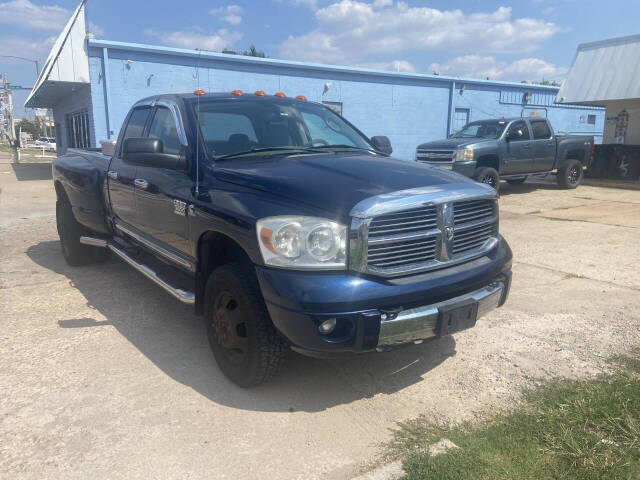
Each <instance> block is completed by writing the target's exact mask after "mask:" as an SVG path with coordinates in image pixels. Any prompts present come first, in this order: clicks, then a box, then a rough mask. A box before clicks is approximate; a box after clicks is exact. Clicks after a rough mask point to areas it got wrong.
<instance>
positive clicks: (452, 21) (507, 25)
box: [0, 0, 640, 116]
mask: <svg viewBox="0 0 640 480" xmlns="http://www.w3.org/2000/svg"><path fill="white" fill-rule="evenodd" d="M78 3H79V0H44V1H41V0H11V1H2V0H0V24H1V25H0V55H20V56H24V57H29V58H37V59H39V60H40V63H41V64H42V63H44V59H45V58H46V56H47V53H48V51H49V49H50V46H51V44H52V42H53V40H54V39H55V37H56V36H57V35H58V33H59V32H60V30H61V29H62V27H63V26H64V24H65V22H66V19H67V18H68V17H69V16H70V15H71V12H72V11H73V9H74V8H75V7H76V6H77V5H78ZM87 12H88V19H89V21H90V22H91V29H92V30H93V31H94V33H95V35H96V37H98V38H106V39H109V40H120V41H127V42H137V43H147V44H159V45H170V46H175V47H183V48H204V49H207V50H212V51H220V50H222V49H223V48H230V49H235V50H242V49H246V48H248V46H249V45H250V44H252V43H253V44H255V45H256V46H257V47H258V48H259V49H261V50H264V51H265V52H266V53H267V54H268V55H269V56H270V57H274V58H286V59H292V60H300V61H313V62H320V63H332V64H342V65H352V66H363V67H371V68H381V69H391V70H404V71H415V72H420V73H433V72H434V71H435V72H439V73H440V74H443V75H453V76H466V77H480V78H486V77H489V78H492V79H503V80H514V81H521V80H541V79H542V78H545V79H550V80H557V81H561V80H562V78H563V76H564V75H565V73H566V70H567V68H568V67H569V66H570V64H571V61H572V59H573V55H574V53H575V50H576V46H577V45H578V44H579V43H583V42H590V41H595V40H601V39H604V38H611V37H617V36H623V35H632V34H636V33H640V32H638V27H637V18H638V14H639V13H640V2H639V1H636V0H634V1H629V0H627V1H621V0H609V1H606V2H605V1H602V0H582V1H581V0H525V1H522V0H521V1H517V2H507V1H504V0H503V1H494V0H482V1H481V0H465V1H444V0H434V1H426V0H413V1H409V0H407V1H397V0H263V1H255V0H226V1H210V0H208V1H204V0H191V1H183V2H176V1H175V0H173V1H168V0H154V1H150V0H127V1H124V0H89V2H88V5H87ZM0 72H2V73H7V74H8V75H9V79H10V81H11V82H12V83H14V84H20V85H27V86H31V85H32V84H33V82H34V81H35V66H34V65H33V64H30V63H28V62H21V61H14V60H8V59H4V58H0ZM25 96H26V93H25V94H16V95H15V102H16V104H19V105H18V108H16V114H17V115H18V116H21V115H22V112H23V110H22V109H21V107H20V106H21V104H22V103H23V102H24V98H25Z"/></svg>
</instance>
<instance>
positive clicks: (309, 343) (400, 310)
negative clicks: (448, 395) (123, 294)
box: [53, 90, 512, 386]
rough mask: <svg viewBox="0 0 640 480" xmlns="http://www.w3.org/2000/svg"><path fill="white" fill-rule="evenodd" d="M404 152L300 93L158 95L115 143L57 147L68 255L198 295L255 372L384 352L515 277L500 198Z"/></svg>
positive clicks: (237, 373) (262, 376) (233, 372)
mask: <svg viewBox="0 0 640 480" xmlns="http://www.w3.org/2000/svg"><path fill="white" fill-rule="evenodd" d="M390 153H391V146H390V144H389V141H388V139H387V138H386V137H372V138H371V139H368V138H367V137H365V136H364V135H363V134H362V133H361V132H360V131H358V130H357V129H356V128H355V127H354V126H353V125H351V124H350V123H349V122H347V121H346V120H345V119H343V118H342V117H341V116H339V115H337V114H335V113H334V112H333V111H332V110H330V109H328V108H326V107H324V106H323V105H320V104H317V103H312V102H307V101H306V98H305V97H304V96H299V97H296V98H295V99H292V98H286V97H285V95H284V94H283V93H281V92H278V93H277V94H275V95H273V96H271V95H266V94H265V93H264V92H262V91H258V92H255V94H243V93H242V92H241V91H239V90H234V91H233V92H232V93H231V94H228V93H222V94H205V92H203V91H202V90H197V91H196V92H194V94H179V95H161V96H155V97H151V98H147V99H144V100H141V101H139V102H138V103H136V104H135V105H134V106H133V107H132V109H131V111H130V112H129V114H128V115H127V117H126V119H125V121H124V124H123V127H122V129H121V131H120V135H119V137H118V140H117V143H116V145H115V151H114V153H113V155H112V156H107V155H103V154H102V153H100V152H98V151H87V150H73V149H70V150H69V151H68V152H67V153H66V155H63V156H60V157H58V158H57V159H56V160H54V162H53V181H54V185H55V190H56V194H57V203H56V213H57V226H58V232H59V235H60V242H61V245H62V252H63V255H64V257H65V259H66V260H67V262H68V263H69V264H71V265H82V264H88V263H91V262H98V261H103V260H105V259H106V258H108V256H109V254H110V253H113V254H115V255H116V256H117V257H119V258H120V259H122V260H123V261H125V262H126V263H128V264H129V265H131V266H132V267H134V268H135V269H137V270H138V271H139V272H141V273H142V274H143V275H145V276H146V277H148V278H149V279H151V280H152V281H154V282H155V283H157V284H158V285H159V286H161V287H162V288H164V289H165V290H166V291H167V292H169V293H170V294H171V295H173V296H174V297H176V298H177V299H178V300H180V301H182V302H184V303H187V304H192V305H193V306H194V310H195V313H196V314H198V315H202V316H203V317H204V319H205V325H206V330H207V334H208V337H209V341H210V345H211V349H212V351H213V354H214V356H215V358H216V361H217V362H218V364H219V366H220V368H221V370H222V371H223V372H224V373H225V374H226V375H227V376H228V377H229V378H230V379H231V380H232V381H234V382H236V383H237V384H239V385H241V386H252V385H257V384H260V383H262V382H264V381H266V380H268V379H270V378H271V377H273V375H274V374H275V373H276V372H277V371H278V369H279V368H280V366H281V364H282V363H283V361H284V357H285V353H286V351H287V349H289V348H291V349H294V350H295V351H298V352H300V353H303V354H307V355H313V356H336V355H338V356H339V355H342V354H354V353H362V352H369V351H376V350H377V351H383V350H387V349H389V348H390V347H393V346H396V345H400V344H407V343H420V342H421V341H423V340H424V339H428V338H431V337H439V336H443V335H447V334H450V333H453V332H456V331H459V330H462V329H465V328H469V327H472V326H474V325H475V323H476V319H478V318H479V317H481V316H482V315H483V314H485V313H486V312H488V311H489V310H491V309H493V308H495V307H499V306H501V305H502V304H503V303H504V302H505V300H506V298H507V295H508V292H509V287H510V282H511V258H512V254H511V250H510V249H509V246H508V245H507V243H506V242H505V241H504V239H503V238H502V237H501V236H500V234H499V233H498V204H497V198H496V195H497V194H496V192H495V190H494V189H492V188H490V187H489V186H487V185H482V184H479V183H476V182H473V181H471V180H469V179H467V178H465V177H463V176H462V175H458V174H456V173H452V172H448V171H445V170H442V169H439V168H434V167H430V166H424V165H420V164H416V163H413V162H406V161H401V160H396V159H393V158H390V157H389V154H390Z"/></svg>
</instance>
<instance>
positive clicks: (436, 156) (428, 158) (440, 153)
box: [416, 148, 456, 163]
mask: <svg viewBox="0 0 640 480" xmlns="http://www.w3.org/2000/svg"><path fill="white" fill-rule="evenodd" d="M455 153H456V152H455V150H427V149H422V148H418V149H417V150H416V160H417V161H419V162H424V163H451V162H452V161H453V155H454V154H455Z"/></svg>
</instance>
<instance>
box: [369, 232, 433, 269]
mask: <svg viewBox="0 0 640 480" xmlns="http://www.w3.org/2000/svg"><path fill="white" fill-rule="evenodd" d="M435 258H436V237H435V236H434V237H428V238H416V239H414V240H401V241H392V242H389V243H379V244H373V245H371V244H369V249H368V251H367V263H368V265H369V266H372V267H376V268H389V267H394V268H396V267H401V266H403V265H411V264H413V263H415V262H424V261H428V260H434V259H435Z"/></svg>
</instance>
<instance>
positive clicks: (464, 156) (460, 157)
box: [454, 148, 473, 162]
mask: <svg viewBox="0 0 640 480" xmlns="http://www.w3.org/2000/svg"><path fill="white" fill-rule="evenodd" d="M454 161H456V162H473V148H462V149H460V150H456V155H455V157H454Z"/></svg>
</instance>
